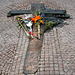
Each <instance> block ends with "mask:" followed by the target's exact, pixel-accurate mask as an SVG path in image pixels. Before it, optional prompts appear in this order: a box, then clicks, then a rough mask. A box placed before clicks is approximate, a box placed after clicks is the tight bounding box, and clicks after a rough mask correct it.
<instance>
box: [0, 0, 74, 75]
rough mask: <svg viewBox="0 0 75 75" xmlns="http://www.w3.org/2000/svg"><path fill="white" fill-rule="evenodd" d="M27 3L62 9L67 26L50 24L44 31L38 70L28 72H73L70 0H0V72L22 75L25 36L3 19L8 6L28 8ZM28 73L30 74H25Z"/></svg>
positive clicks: (69, 74) (55, 74) (11, 20)
mask: <svg viewBox="0 0 75 75" xmlns="http://www.w3.org/2000/svg"><path fill="white" fill-rule="evenodd" d="M31 3H45V6H46V7H48V8H52V9H61V8H62V9H66V10H67V12H68V13H69V14H70V15H71V18H72V19H68V20H66V21H67V22H68V23H69V25H64V26H63V27H59V26H60V25H59V26H57V27H54V28H53V29H52V30H50V31H48V32H46V33H45V34H44V40H43V44H42V48H41V54H40V59H39V70H38V72H36V73H35V74H32V75H75V10H74V8H75V1H74V0H65V1H64V0H41V1H40V0H36V1H34V0H31V1H30V0H27V1H26V0H0V18H1V19H0V75H24V74H23V66H24V58H25V54H26V50H27V45H28V38H27V37H26V35H25V34H24V32H23V30H19V29H18V28H17V27H16V26H17V23H16V22H15V20H14V18H15V17H11V18H7V13H8V12H9V11H10V10H12V9H30V4H31ZM29 75H30V74H29Z"/></svg>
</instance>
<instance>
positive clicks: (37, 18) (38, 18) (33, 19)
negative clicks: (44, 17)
mask: <svg viewBox="0 0 75 75" xmlns="http://www.w3.org/2000/svg"><path fill="white" fill-rule="evenodd" d="M40 19H41V17H40V15H38V16H37V15H35V16H34V18H31V20H32V21H33V22H34V23H36V22H37V20H40Z"/></svg>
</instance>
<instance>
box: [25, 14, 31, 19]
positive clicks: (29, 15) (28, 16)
mask: <svg viewBox="0 0 75 75" xmlns="http://www.w3.org/2000/svg"><path fill="white" fill-rule="evenodd" d="M30 17H32V14H28V15H27V14H25V15H24V19H28V18H30Z"/></svg>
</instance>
